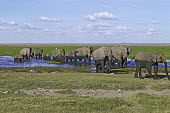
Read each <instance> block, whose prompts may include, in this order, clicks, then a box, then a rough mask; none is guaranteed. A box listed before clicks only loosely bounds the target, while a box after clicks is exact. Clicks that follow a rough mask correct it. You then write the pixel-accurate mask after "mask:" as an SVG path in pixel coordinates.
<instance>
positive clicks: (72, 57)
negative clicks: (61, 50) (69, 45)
mask: <svg viewBox="0 0 170 113" xmlns="http://www.w3.org/2000/svg"><path fill="white" fill-rule="evenodd" d="M76 53H77V51H76V50H68V51H67V52H66V54H65V57H66V62H68V60H70V62H72V61H73V60H74V63H76V57H75V56H76Z"/></svg>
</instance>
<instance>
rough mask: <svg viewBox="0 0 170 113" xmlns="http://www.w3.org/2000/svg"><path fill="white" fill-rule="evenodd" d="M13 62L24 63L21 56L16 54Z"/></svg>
mask: <svg viewBox="0 0 170 113" xmlns="http://www.w3.org/2000/svg"><path fill="white" fill-rule="evenodd" d="M14 62H17V63H20V62H24V57H23V55H22V54H16V55H15V56H14Z"/></svg>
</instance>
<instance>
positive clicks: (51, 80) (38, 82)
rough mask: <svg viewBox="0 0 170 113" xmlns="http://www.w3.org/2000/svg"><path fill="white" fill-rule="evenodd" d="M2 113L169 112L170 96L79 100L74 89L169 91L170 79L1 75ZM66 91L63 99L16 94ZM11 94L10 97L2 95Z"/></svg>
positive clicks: (65, 75) (0, 101)
mask: <svg viewBox="0 0 170 113" xmlns="http://www.w3.org/2000/svg"><path fill="white" fill-rule="evenodd" d="M0 86H1V87H0V92H1V93H0V103H1V104H0V109H1V110H0V112H1V113H23V112H24V113H42V112H48V113H53V112H64V113H70V112H71V113H80V112H84V113H87V112H90V113H91V112H94V113H106V112H108V113H109V112H110V113H112V112H118V113H124V112H127V113H132V112H135V113H146V112H152V113H161V112H169V111H170V108H169V106H170V95H165V96H158V95H157V96H156V95H149V94H144V93H139V94H136V95H133V96H131V97H126V98H118V97H110V98H104V97H88V96H85V97H83V96H78V95H76V94H75V92H74V91H73V89H105V90H117V89H121V90H142V89H147V88H148V86H149V87H150V88H151V89H155V90H162V89H170V82H169V81H168V80H167V78H163V79H161V80H153V79H144V80H143V79H137V78H136V79H135V78H133V74H126V75H125V74H119V75H117V74H101V73H77V72H76V73H75V72H74V73H70V72H69V73H25V72H17V73H0ZM37 88H44V89H66V90H62V91H60V92H59V93H60V95H29V94H24V93H15V92H16V91H19V90H23V89H25V90H30V89H37ZM5 91H8V92H9V93H3V92H5Z"/></svg>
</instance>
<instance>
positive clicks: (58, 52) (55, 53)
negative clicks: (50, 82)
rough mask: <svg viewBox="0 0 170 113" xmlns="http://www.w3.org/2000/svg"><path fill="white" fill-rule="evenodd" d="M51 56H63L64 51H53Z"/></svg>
mask: <svg viewBox="0 0 170 113" xmlns="http://www.w3.org/2000/svg"><path fill="white" fill-rule="evenodd" d="M53 56H54V57H56V56H65V50H64V49H56V50H54V51H53Z"/></svg>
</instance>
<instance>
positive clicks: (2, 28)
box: [0, 26, 13, 30]
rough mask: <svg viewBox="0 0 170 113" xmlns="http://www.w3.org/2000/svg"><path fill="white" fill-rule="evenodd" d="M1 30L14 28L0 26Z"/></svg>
mask: <svg viewBox="0 0 170 113" xmlns="http://www.w3.org/2000/svg"><path fill="white" fill-rule="evenodd" d="M0 30H13V28H11V27H6V26H0Z"/></svg>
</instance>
